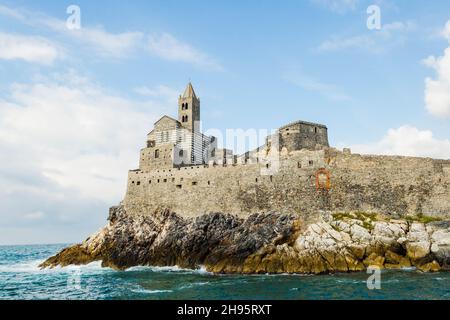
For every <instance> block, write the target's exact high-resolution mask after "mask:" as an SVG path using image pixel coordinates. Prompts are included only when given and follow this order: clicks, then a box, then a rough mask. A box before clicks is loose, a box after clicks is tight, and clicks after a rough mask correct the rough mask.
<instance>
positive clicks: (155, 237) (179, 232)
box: [41, 206, 450, 274]
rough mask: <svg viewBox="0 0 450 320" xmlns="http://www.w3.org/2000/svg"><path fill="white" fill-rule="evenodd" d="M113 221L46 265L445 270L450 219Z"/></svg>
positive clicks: (166, 216) (165, 215) (158, 215)
mask: <svg viewBox="0 0 450 320" xmlns="http://www.w3.org/2000/svg"><path fill="white" fill-rule="evenodd" d="M108 220H109V223H108V225H107V226H105V227H104V228H103V229H101V230H100V231H99V232H97V233H96V234H94V235H93V236H91V237H89V238H88V239H86V240H85V241H84V242H83V243H82V244H77V245H75V246H72V247H70V248H66V249H64V250H62V251H61V252H60V253H58V254H57V255H56V256H54V257H51V258H49V259H48V260H47V261H45V262H44V263H43V264H42V265H41V267H42V268H47V267H50V268H51V267H55V266H58V265H59V266H67V265H70V264H86V263H89V262H92V261H97V260H101V261H102V265H103V266H105V267H111V268H114V269H119V270H123V269H127V268H129V267H133V266H138V265H152V266H174V265H177V266H179V267H183V268H198V267H200V266H204V267H206V269H207V270H208V271H211V272H215V273H286V272H287V273H313V274H319V273H330V272H354V271H362V270H365V269H366V268H367V267H369V266H377V267H379V268H388V269H398V268H405V267H411V266H415V267H417V268H418V269H419V270H422V271H424V272H433V271H439V270H441V269H447V268H448V267H447V266H448V264H449V257H450V224H449V223H447V222H446V221H438V222H431V223H427V224H424V223H420V222H408V221H406V220H390V219H388V218H385V217H381V216H376V215H373V214H364V213H349V214H331V213H329V212H328V213H326V212H325V213H322V214H321V215H317V217H314V218H311V217H310V218H309V220H308V222H306V221H304V220H303V219H301V216H300V215H295V214H291V215H288V214H279V213H275V212H272V213H266V214H253V215H251V216H249V217H248V218H246V219H243V218H239V217H236V216H233V215H228V214H222V213H212V214H205V215H202V216H199V217H196V218H183V217H181V216H179V215H177V214H176V213H173V212H170V211H168V210H158V211H156V212H154V213H152V214H148V213H147V212H144V211H143V212H142V214H138V215H129V214H127V212H125V210H124V208H123V207H122V206H118V207H113V208H111V210H110V215H109V218H108Z"/></svg>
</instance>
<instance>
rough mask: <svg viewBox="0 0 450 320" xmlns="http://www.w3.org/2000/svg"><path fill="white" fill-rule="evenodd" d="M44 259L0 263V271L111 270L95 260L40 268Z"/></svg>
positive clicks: (89, 271)
mask: <svg viewBox="0 0 450 320" xmlns="http://www.w3.org/2000/svg"><path fill="white" fill-rule="evenodd" d="M44 261H45V260H30V261H26V262H19V263H13V264H6V265H0V272H5V273H72V272H75V271H81V272H82V273H91V272H105V271H111V269H109V268H102V266H101V262H100V261H95V262H92V263H89V264H87V265H82V266H74V265H71V266H67V267H60V266H58V267H55V268H53V269H49V268H47V269H42V270H41V269H40V268H39V265H40V264H41V263H42V262H44Z"/></svg>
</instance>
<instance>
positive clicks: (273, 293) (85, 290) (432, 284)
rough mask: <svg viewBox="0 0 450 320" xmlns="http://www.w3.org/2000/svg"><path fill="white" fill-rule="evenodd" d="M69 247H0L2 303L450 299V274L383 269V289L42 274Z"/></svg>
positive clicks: (150, 274) (149, 272)
mask: <svg viewBox="0 0 450 320" xmlns="http://www.w3.org/2000/svg"><path fill="white" fill-rule="evenodd" d="M65 246H66V245H35V246H3V247H0V299H58V300H60V299H77V300H78V299H227V300H231V299H447V300H448V299H450V273H435V274H424V273H421V272H418V271H416V270H405V271H389V272H387V271H385V272H382V274H381V290H369V289H368V288H367V278H368V276H369V275H367V274H365V273H355V274H337V275H322V276H304V275H255V276H239V275H220V276H219V275H212V274H209V273H207V272H205V271H202V270H196V271H191V270H180V269H178V268H152V267H137V268H132V269H130V270H128V271H123V272H118V271H113V270H110V269H104V268H101V267H100V263H92V264H90V265H87V266H82V267H74V266H73V267H67V268H57V269H53V270H43V271H41V270H39V269H38V267H37V266H38V264H39V263H40V262H42V261H43V260H45V258H47V257H49V256H51V255H53V254H55V253H56V252H58V251H59V250H60V249H62V248H63V247H65Z"/></svg>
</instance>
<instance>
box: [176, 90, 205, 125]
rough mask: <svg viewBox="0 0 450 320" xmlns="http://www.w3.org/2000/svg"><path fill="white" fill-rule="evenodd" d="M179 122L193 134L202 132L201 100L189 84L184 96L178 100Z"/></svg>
mask: <svg viewBox="0 0 450 320" xmlns="http://www.w3.org/2000/svg"><path fill="white" fill-rule="evenodd" d="M178 121H180V123H181V125H182V126H183V127H184V128H186V129H189V130H191V131H192V132H200V99H199V98H197V96H196V95H195V91H194V88H193V87H192V84H191V83H190V82H189V83H188V85H187V87H186V89H185V90H184V93H183V95H182V96H180V97H179V98H178Z"/></svg>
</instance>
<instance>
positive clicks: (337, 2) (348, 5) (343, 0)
mask: <svg viewBox="0 0 450 320" xmlns="http://www.w3.org/2000/svg"><path fill="white" fill-rule="evenodd" d="M310 1H311V2H312V3H313V4H316V5H319V6H321V7H324V8H327V9H329V10H331V11H333V12H336V13H340V14H343V13H346V12H348V11H354V10H355V9H356V8H357V6H358V3H359V0H310Z"/></svg>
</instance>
